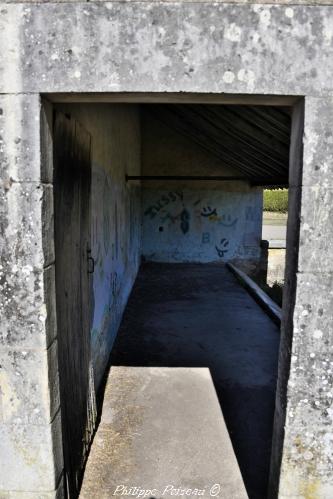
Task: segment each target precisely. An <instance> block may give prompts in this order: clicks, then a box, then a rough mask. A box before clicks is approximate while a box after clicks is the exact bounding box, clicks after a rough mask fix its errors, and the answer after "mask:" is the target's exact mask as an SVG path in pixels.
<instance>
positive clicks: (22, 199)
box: [0, 180, 54, 273]
mask: <svg viewBox="0 0 333 499" xmlns="http://www.w3.org/2000/svg"><path fill="white" fill-rule="evenodd" d="M0 224H1V229H2V234H3V238H2V241H1V243H0V244H1V246H0V251H1V264H2V265H3V266H4V267H7V268H6V270H7V273H8V272H10V271H11V270H12V269H13V267H14V268H16V267H17V268H18V270H19V271H21V270H22V269H23V267H25V266H29V268H30V267H32V269H41V268H42V267H43V266H47V265H49V264H50V263H52V262H53V261H54V241H53V188H52V186H45V185H42V184H35V183H25V184H23V183H22V184H21V183H16V182H13V181H11V180H10V181H9V182H8V183H7V182H6V181H5V180H4V181H3V182H1V184H0Z"/></svg>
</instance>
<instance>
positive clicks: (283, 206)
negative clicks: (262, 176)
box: [264, 189, 288, 213]
mask: <svg viewBox="0 0 333 499" xmlns="http://www.w3.org/2000/svg"><path fill="white" fill-rule="evenodd" d="M264 211H273V212H278V213H287V212H288V189H274V190H268V189H265V190H264Z"/></svg>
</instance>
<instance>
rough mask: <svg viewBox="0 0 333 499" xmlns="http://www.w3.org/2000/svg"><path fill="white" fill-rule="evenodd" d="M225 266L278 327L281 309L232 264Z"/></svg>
mask: <svg viewBox="0 0 333 499" xmlns="http://www.w3.org/2000/svg"><path fill="white" fill-rule="evenodd" d="M226 266H227V268H228V269H229V270H230V271H231V272H232V273H233V274H234V275H235V276H236V278H237V279H238V280H239V281H240V283H241V284H242V285H243V286H244V288H245V289H246V290H247V291H248V292H249V294H250V295H251V296H252V297H253V298H254V299H255V300H256V302H257V303H258V304H259V305H260V306H261V307H262V308H263V309H264V310H265V312H266V313H267V314H268V315H269V316H270V318H271V319H272V320H273V322H275V324H277V325H278V326H280V325H281V318H282V310H281V308H280V307H279V306H278V305H277V304H276V303H275V302H274V301H273V300H272V299H271V298H270V297H269V296H268V295H267V294H266V293H265V292H264V291H263V290H262V289H261V288H260V287H259V286H258V285H257V284H256V283H255V282H254V281H253V280H252V279H251V278H250V277H249V276H247V275H246V274H245V273H244V272H242V271H241V270H239V269H238V268H237V267H235V266H234V265H232V263H227V264H226Z"/></svg>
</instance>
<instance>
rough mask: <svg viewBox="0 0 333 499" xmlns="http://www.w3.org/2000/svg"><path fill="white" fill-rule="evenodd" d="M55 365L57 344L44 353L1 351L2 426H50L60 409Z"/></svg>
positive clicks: (36, 351)
mask: <svg viewBox="0 0 333 499" xmlns="http://www.w3.org/2000/svg"><path fill="white" fill-rule="evenodd" d="M57 366H58V359H57V342H56V341H54V342H53V343H52V345H51V347H50V348H49V349H48V350H47V351H46V350H7V351H6V350H4V351H1V368H0V390H1V403H2V407H1V412H2V421H3V423H6V424H29V423H30V424H34V425H37V424H45V423H50V421H51V420H52V419H53V418H54V415H55V413H56V412H57V411H58V409H59V406H60V397H59V377H58V367H57Z"/></svg>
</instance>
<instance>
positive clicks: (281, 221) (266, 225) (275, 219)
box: [262, 213, 287, 242]
mask: <svg viewBox="0 0 333 499" xmlns="http://www.w3.org/2000/svg"><path fill="white" fill-rule="evenodd" d="M286 238H287V216H286V214H281V215H280V214H278V213H273V215H272V214H270V213H264V216H263V226H262V239H265V240H267V241H284V242H285V241H286Z"/></svg>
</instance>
